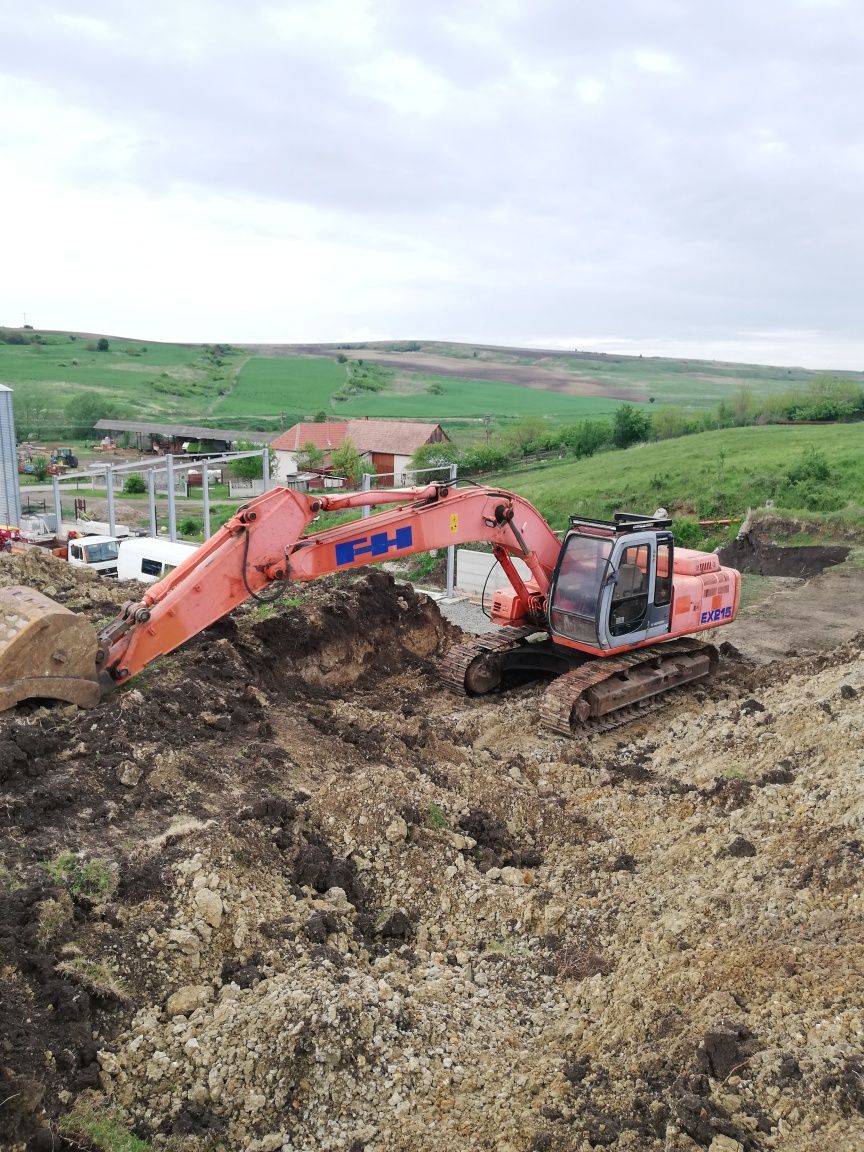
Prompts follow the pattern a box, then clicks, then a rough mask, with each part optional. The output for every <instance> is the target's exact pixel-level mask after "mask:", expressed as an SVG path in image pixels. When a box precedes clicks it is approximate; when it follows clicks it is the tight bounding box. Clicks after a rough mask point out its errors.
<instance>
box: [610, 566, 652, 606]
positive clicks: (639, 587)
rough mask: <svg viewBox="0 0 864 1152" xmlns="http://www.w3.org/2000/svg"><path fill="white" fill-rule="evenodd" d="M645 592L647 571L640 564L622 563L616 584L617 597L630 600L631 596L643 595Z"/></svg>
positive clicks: (617, 598)
mask: <svg viewBox="0 0 864 1152" xmlns="http://www.w3.org/2000/svg"><path fill="white" fill-rule="evenodd" d="M644 592H645V573H644V572H643V571H642V569H641V568H640V567H639V565H638V564H622V565H621V567H620V568H619V569H618V583H617V584H616V585H615V599H616V600H629V598H630V597H631V596H641V595H642V594H643V593H644Z"/></svg>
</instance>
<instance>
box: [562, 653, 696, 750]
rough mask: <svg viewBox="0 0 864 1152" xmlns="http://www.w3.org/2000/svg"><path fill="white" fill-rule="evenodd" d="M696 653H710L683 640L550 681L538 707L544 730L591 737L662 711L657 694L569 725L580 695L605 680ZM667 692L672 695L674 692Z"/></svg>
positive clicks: (663, 695)
mask: <svg viewBox="0 0 864 1152" xmlns="http://www.w3.org/2000/svg"><path fill="white" fill-rule="evenodd" d="M700 651H708V652H709V653H710V652H713V651H714V650H713V649H712V648H711V647H710V645H705V644H700V643H699V641H698V640H691V639H685V640H673V641H670V642H669V643H666V644H662V645H652V646H651V647H649V648H641V649H639V650H638V651H636V652H627V653H625V654H624V655H623V656H616V657H613V658H611V659H608V660H602V659H598V660H592V661H591V662H590V663H588V664H585V665H583V666H582V667H581V668H576V669H574V670H573V671H572V672H567V673H565V675H563V676H559V677H558V678H557V679H556V680H553V681H552V683H551V684H550V685H549V687H548V688H547V689H546V692H545V694H544V697H543V703H542V704H541V705H540V718H541V720H542V721H543V723H544V724H545V726H546V727H547V728H551V729H552V730H553V731H554V732H558V733H560V734H561V735H562V736H572V735H573V734H574V731H578V732H584V733H585V735H593V734H596V733H600V732H608V731H610V730H611V729H613V728H618V727H620V726H621V725H622V724H626V723H628V722H629V721H630V720H634V719H636V718H637V717H638V716H642V715H647V714H648V713H649V712H654V711H656V710H657V709H658V708H661V707H663V705H664V703H665V699H666V693H658V694H657V696H652V697H648V698H647V699H646V700H645V701H644V702H641V701H636V702H635V703H633V704H627V705H625V706H624V707H623V708H620V709H618V710H617V711H616V712H610V713H608V714H607V715H606V716H600V717H597V718H590V717H589V719H588V720H587V721H586V722H584V723H580V724H579V725H578V726H577V727H576V728H575V729H574V728H572V727H571V725H570V716H571V714H572V711H573V705H574V704H575V703H576V701H577V700H578V699H579V697H580V696H581V695H582V693H583V692H586V691H587V690H588V689H589V688H593V687H594V686H595V685H596V684H600V683H602V682H603V681H604V680H608V679H609V678H610V677H612V676H615V675H616V674H617V673H618V672H626V671H627V670H628V669H630V668H635V667H636V666H637V665H638V664H645V663H648V661H650V660H656V659H657V658H658V657H659V658H661V659H662V660H663V661H664V662H665V661H666V660H667V659H670V658H673V657H675V656H684V655H688V656H689V655H693V654H694V653H696V652H700ZM713 664H714V661H713V660H712V667H713ZM675 687H676V688H677V687H681V685H675ZM671 690H672V691H674V688H673V689H671Z"/></svg>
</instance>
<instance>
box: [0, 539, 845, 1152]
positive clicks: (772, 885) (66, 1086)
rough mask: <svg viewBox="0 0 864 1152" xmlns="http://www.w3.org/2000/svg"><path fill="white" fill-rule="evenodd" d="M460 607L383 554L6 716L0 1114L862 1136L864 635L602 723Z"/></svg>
mask: <svg viewBox="0 0 864 1152" xmlns="http://www.w3.org/2000/svg"><path fill="white" fill-rule="evenodd" d="M796 574H799V573H796ZM2 583H6V584H10V583H26V584H30V585H32V586H36V587H38V588H39V589H40V590H41V591H44V592H46V593H48V594H49V595H53V596H54V597H55V598H57V599H60V600H63V601H65V603H66V604H67V605H68V606H70V607H73V608H74V609H75V610H78V611H83V612H86V613H87V614H89V615H90V616H91V618H92V619H93V620H94V621H98V620H104V619H105V618H106V617H110V616H111V615H112V614H113V612H114V611H115V609H116V607H117V606H118V605H119V604H120V603H122V601H123V600H125V599H128V598H129V597H130V595H133V594H134V592H135V590H136V589H137V590H138V591H140V588H139V587H138V586H136V585H133V586H127V587H126V588H122V587H118V586H117V585H116V584H115V585H111V584H108V583H102V582H100V581H99V580H98V579H97V578H95V577H93V576H92V575H91V574H90V573H83V574H79V573H73V572H71V570H70V569H68V568H67V567H66V566H65V565H62V564H60V563H59V562H55V561H54V560H53V559H50V558H45V557H41V556H39V557H31V558H27V559H26V561H23V560H19V559H18V558H16V557H8V558H0V584H2ZM861 623H862V625H864V621H862V622H861ZM454 633H455V630H454V629H452V628H451V626H450V625H448V624H447V623H446V622H445V621H444V620H443V619H442V618H441V616H440V615H439V613H438V609H437V607H436V606H435V605H434V604H433V603H432V602H431V601H429V600H427V599H426V598H425V597H422V596H418V595H417V594H415V593H414V592H413V591H412V590H411V589H410V588H408V587H405V586H402V585H398V584H395V583H394V582H393V581H392V579H391V578H390V577H388V576H386V575H384V574H381V573H378V572H374V571H373V572H369V573H367V574H366V575H364V576H362V577H361V578H360V579H358V580H355V581H348V580H344V579H340V580H332V581H325V582H322V583H320V584H315V585H312V586H309V587H306V588H303V589H300V590H299V591H298V592H297V594H296V596H295V595H293V594H292V597H291V598H290V600H288V601H287V602H286V603H284V604H282V605H281V606H276V607H274V608H268V609H261V608H260V607H258V606H255V607H254V608H251V609H250V608H245V609H241V610H239V611H238V612H236V613H234V614H233V615H232V617H231V618H229V619H226V620H224V621H221V622H220V623H219V624H218V625H216V626H214V627H213V628H211V629H209V630H208V631H207V632H205V633H204V634H202V635H201V636H200V637H198V638H196V639H195V640H193V641H192V642H190V643H189V644H188V645H186V646H185V647H184V648H183V649H182V650H180V651H178V652H177V653H174V654H172V655H171V656H170V657H168V658H164V659H163V660H161V661H159V662H158V663H157V664H156V665H154V666H153V667H152V668H151V669H148V670H146V671H145V672H144V673H143V674H142V675H141V676H139V677H138V678H136V680H134V681H133V682H132V683H131V685H130V686H128V687H127V688H125V689H123V690H122V691H121V692H118V693H117V694H116V695H115V696H113V697H111V698H109V699H107V700H106V701H104V702H103V703H102V704H101V705H100V706H99V707H98V708H96V709H95V710H93V711H92V712H88V713H83V712H77V711H75V710H74V709H70V708H64V707H61V708H51V709H47V708H41V707H37V706H35V705H27V706H23V705H22V706H20V707H19V708H18V709H17V710H16V711H15V712H14V713H9V714H5V715H3V716H0V813H2V819H3V832H2V839H0V1147H3V1148H4V1149H5V1148H9V1149H11V1150H16V1152H17V1150H18V1149H22V1150H23V1149H25V1148H26V1149H27V1150H28V1152H39V1150H40V1149H47V1148H52V1149H55V1150H58V1152H64V1150H65V1152H70V1150H71V1149H73V1148H74V1149H81V1148H84V1149H88V1148H98V1147H100V1145H99V1144H98V1143H95V1142H94V1141H93V1139H92V1136H91V1135H88V1131H89V1132H90V1133H92V1131H93V1129H92V1127H91V1128H89V1129H88V1127H87V1123H88V1119H87V1117H88V1115H89V1116H90V1117H91V1119H92V1117H94V1116H95V1117H97V1118H104V1117H106V1116H110V1117H111V1118H112V1119H113V1122H115V1123H116V1124H117V1125H120V1126H121V1127H122V1129H123V1130H125V1131H127V1132H130V1133H134V1134H135V1135H136V1136H137V1137H138V1138H139V1139H140V1140H142V1141H144V1142H146V1146H149V1147H151V1148H165V1149H182V1150H183V1152H186V1150H187V1149H188V1150H189V1152H196V1150H199V1149H200V1150H202V1152H203V1150H204V1149H216V1148H232V1149H233V1148H238V1149H239V1148H243V1149H248V1150H249V1152H276V1150H277V1149H284V1150H286V1152H287V1150H297V1152H299V1150H300V1149H304V1150H305V1149H311V1148H322V1149H323V1148H329V1149H333V1150H344V1152H360V1150H361V1149H365V1150H366V1152H379V1150H380V1152H384V1150H390V1152H402V1150H404V1152H408V1150H409V1149H410V1150H411V1152H415V1150H419V1152H439V1150H440V1149H442V1148H460V1149H462V1148H464V1149H466V1150H471V1152H473V1150H475V1149H476V1150H478V1152H479V1150H481V1149H484V1150H485V1149H494V1150H496V1152H529V1150H530V1152H537V1150H540V1149H550V1150H553V1149H554V1150H559V1149H560V1150H562V1152H578V1150H581V1149H584V1148H586V1147H591V1148H595V1149H596V1148H610V1149H621V1150H622V1152H624V1150H626V1149H629V1150H630V1152H632V1150H633V1149H639V1150H642V1149H644V1150H645V1152H661V1150H663V1152H698V1150H700V1149H710V1148H712V1147H713V1148H714V1149H715V1152H717V1150H718V1149H720V1148H722V1149H723V1150H724V1152H732V1150H733V1149H741V1150H744V1152H759V1150H762V1149H765V1150H766V1152H767V1149H769V1148H773V1147H780V1146H782V1147H783V1148H784V1149H785V1150H787V1152H810V1150H813V1152H816V1150H817V1149H820V1150H821V1149H823V1148H826V1147H837V1148H841V1147H849V1148H852V1147H855V1146H858V1145H859V1144H860V1145H861V1146H864V1094H862V1091H861V1082H862V1081H861V1077H862V1072H864V1068H862V1066H861V1057H860V1051H861V1045H860V1019H861V1012H862V994H861V988H862V980H864V970H862V963H864V962H862V956H864V916H862V912H861V910H860V908H859V907H858V903H860V902H858V903H856V894H857V888H858V883H859V880H860V860H861V857H862V854H864V807H862V799H861V788H860V748H861V746H862V744H864V731H862V710H861V706H860V705H861V698H862V695H864V641H862V637H858V638H857V639H854V640H851V641H850V642H848V643H847V644H845V645H844V646H842V647H841V648H838V649H837V650H836V651H835V652H833V653H830V654H824V655H821V656H818V657H812V658H809V659H806V660H798V661H786V662H785V663H781V664H775V665H772V666H768V667H762V668H759V669H756V668H751V667H750V666H749V665H748V664H747V663H746V662H744V663H739V664H736V665H735V666H734V667H730V668H727V669H726V671H725V673H724V676H723V677H722V678H721V679H720V680H718V681H717V682H716V683H713V684H711V685H709V686H707V687H705V688H702V689H700V690H699V691H698V692H697V693H693V694H689V695H682V696H681V697H679V698H678V699H677V700H676V701H675V702H674V703H673V704H672V705H671V706H670V708H669V710H668V711H667V712H661V713H659V714H658V715H657V716H655V717H654V718H652V719H651V720H649V721H643V722H641V723H639V724H637V725H634V726H633V727H632V728H631V729H627V730H626V731H624V732H617V733H615V734H613V735H611V736H607V737H600V738H598V739H597V740H595V741H593V742H592V743H591V744H584V743H580V742H575V741H567V740H562V739H558V738H557V737H554V736H552V735H550V734H549V733H548V732H546V731H544V730H543V729H542V728H541V726H540V724H539V716H538V710H539V708H538V706H539V697H540V693H541V692H542V689H540V688H536V687H525V688H521V689H518V690H516V691H515V692H513V693H512V694H508V695H507V696H504V697H497V698H493V699H488V698H487V699H476V700H459V699H457V698H455V697H453V696H452V695H450V694H449V693H448V692H446V691H445V690H444V689H443V688H442V687H441V685H440V684H439V682H438V680H437V678H436V676H435V674H434V664H435V662H436V660H437V657H438V655H439V654H440V653H441V652H442V651H444V650H445V649H446V648H447V647H448V646H449V644H450V643H451V642H452V641H453V639H454ZM719 638H720V637H719V636H718V639H719ZM88 1110H89V1111H88ZM70 1117H71V1119H70Z"/></svg>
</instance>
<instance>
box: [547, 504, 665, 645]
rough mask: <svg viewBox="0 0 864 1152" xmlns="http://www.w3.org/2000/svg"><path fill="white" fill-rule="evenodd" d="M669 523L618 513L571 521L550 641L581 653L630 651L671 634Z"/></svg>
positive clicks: (555, 585) (553, 595) (554, 590)
mask: <svg viewBox="0 0 864 1152" xmlns="http://www.w3.org/2000/svg"><path fill="white" fill-rule="evenodd" d="M670 525H671V522H670V521H669V520H665V519H661V518H658V517H649V516H638V515H634V514H632V513H628V512H616V513H615V519H614V520H611V521H610V520H588V519H584V518H582V517H575V516H573V517H571V518H570V530H569V531H568V533H567V536H566V537H565V539H564V543H563V545H562V547H561V555H560V556H559V558H558V565H557V567H556V569H555V574H554V576H553V581H552V587H551V590H550V596H549V604H550V610H549V623H550V628H551V631H552V635H553V636H554V638H555V640H556V641H558V642H559V643H561V644H564V645H566V646H567V647H572V648H578V649H580V650H582V651H586V652H598V651H602V652H614V651H618V650H626V649H628V648H632V647H633V646H634V645H636V644H640V643H642V642H643V641H645V640H649V639H651V638H653V637H655V636H656V637H659V636H662V635H663V634H665V633H666V632H668V631H669V627H670V618H671V616H670V614H671V605H672V565H673V543H672V533H671V531H669V528H670Z"/></svg>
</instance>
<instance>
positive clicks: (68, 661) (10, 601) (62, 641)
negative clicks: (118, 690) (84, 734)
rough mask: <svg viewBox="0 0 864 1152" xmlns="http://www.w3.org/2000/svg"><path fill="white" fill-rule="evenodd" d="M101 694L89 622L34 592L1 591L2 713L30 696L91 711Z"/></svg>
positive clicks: (28, 589) (6, 589) (5, 589)
mask: <svg viewBox="0 0 864 1152" xmlns="http://www.w3.org/2000/svg"><path fill="white" fill-rule="evenodd" d="M101 695H102V692H101V689H100V687H99V681H98V678H97V673H96V631H95V629H94V628H93V626H92V625H91V624H90V622H89V621H88V620H87V619H86V618H85V617H83V616H76V615H75V613H74V612H70V611H69V610H68V609H67V608H63V607H61V606H60V605H59V604H55V603H54V601H53V600H49V599H48V597H47V596H43V595H42V593H41V592H36V591H34V589H32V588H22V587H17V586H13V587H11V588H0V712H2V711H4V710H5V709H6V708H12V707H14V706H15V705H16V704H18V703H19V702H20V701H21V700H28V699H31V698H34V697H36V698H43V699H47V700H66V701H68V702H69V703H70V704H78V705H79V706H80V707H82V708H92V707H93V705H94V704H97V703H98V702H99V699H100V697H101Z"/></svg>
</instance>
